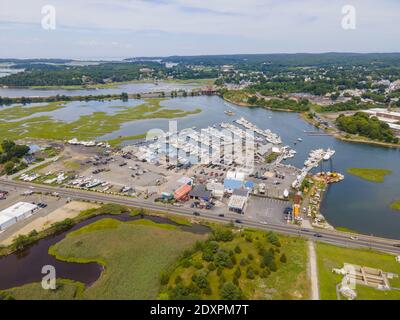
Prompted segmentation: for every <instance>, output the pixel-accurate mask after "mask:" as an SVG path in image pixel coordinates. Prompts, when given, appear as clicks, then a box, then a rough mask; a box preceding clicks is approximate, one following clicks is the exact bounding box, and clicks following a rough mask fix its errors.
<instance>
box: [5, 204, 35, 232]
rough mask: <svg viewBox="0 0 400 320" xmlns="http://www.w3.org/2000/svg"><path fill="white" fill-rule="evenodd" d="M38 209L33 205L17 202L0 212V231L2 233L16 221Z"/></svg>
mask: <svg viewBox="0 0 400 320" xmlns="http://www.w3.org/2000/svg"><path fill="white" fill-rule="evenodd" d="M37 209H39V207H38V206H37V205H35V204H32V203H28V202H18V203H16V204H14V205H12V206H11V207H9V208H7V209H4V210H2V211H0V231H3V230H5V229H7V228H9V227H11V226H12V225H13V224H15V223H17V222H18V221H21V220H24V219H26V218H28V217H29V216H31V215H32V214H34V212H35V211H36V210H37Z"/></svg>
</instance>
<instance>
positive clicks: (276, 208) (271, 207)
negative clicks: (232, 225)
mask: <svg viewBox="0 0 400 320" xmlns="http://www.w3.org/2000/svg"><path fill="white" fill-rule="evenodd" d="M286 207H291V203H290V202H289V201H283V200H277V199H270V198H264V197H256V196H252V197H251V198H250V200H249V203H248V204H247V209H246V213H245V216H246V218H248V219H251V220H254V221H257V222H261V223H274V224H286V221H285V220H284V214H283V212H284V210H285V208H286Z"/></svg>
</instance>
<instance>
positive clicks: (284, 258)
mask: <svg viewBox="0 0 400 320" xmlns="http://www.w3.org/2000/svg"><path fill="white" fill-rule="evenodd" d="M279 260H280V262H282V263H286V261H287V259H286V255H285V254H284V253H282V254H281V258H280V259H279Z"/></svg>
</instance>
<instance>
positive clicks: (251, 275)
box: [246, 266, 255, 279]
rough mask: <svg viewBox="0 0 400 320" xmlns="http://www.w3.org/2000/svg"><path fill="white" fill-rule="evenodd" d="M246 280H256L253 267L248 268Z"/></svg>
mask: <svg viewBox="0 0 400 320" xmlns="http://www.w3.org/2000/svg"><path fill="white" fill-rule="evenodd" d="M246 278H247V279H254V278H255V274H254V270H253V268H252V267H251V266H249V267H247V271H246Z"/></svg>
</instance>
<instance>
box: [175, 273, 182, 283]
mask: <svg viewBox="0 0 400 320" xmlns="http://www.w3.org/2000/svg"><path fill="white" fill-rule="evenodd" d="M181 282H182V277H181V276H180V275H177V276H176V278H175V284H179V283H181Z"/></svg>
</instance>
